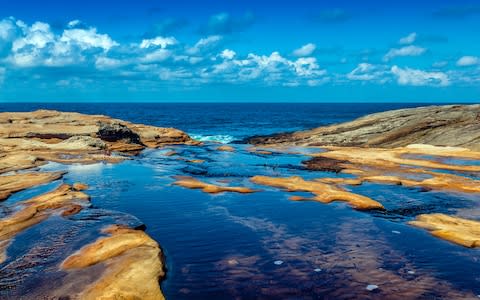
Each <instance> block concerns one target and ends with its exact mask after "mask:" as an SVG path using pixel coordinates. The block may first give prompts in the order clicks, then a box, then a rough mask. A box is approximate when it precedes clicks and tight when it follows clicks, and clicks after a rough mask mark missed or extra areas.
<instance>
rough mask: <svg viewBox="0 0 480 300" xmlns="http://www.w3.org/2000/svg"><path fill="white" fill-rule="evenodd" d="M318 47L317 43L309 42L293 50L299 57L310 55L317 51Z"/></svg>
mask: <svg viewBox="0 0 480 300" xmlns="http://www.w3.org/2000/svg"><path fill="white" fill-rule="evenodd" d="M316 49H317V46H316V45H315V44H312V43H309V44H306V45H303V46H302V47H300V48H298V49H296V50H295V51H293V55H295V56H299V57H303V56H310V55H312V54H313V52H315V50H316Z"/></svg>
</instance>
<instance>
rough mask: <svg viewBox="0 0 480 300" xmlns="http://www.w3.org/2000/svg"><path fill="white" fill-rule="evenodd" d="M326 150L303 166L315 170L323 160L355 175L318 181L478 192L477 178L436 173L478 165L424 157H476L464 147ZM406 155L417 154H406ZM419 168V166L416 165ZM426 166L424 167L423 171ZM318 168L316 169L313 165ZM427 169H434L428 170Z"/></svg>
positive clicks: (479, 155) (477, 155)
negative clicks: (317, 164)
mask: <svg viewBox="0 0 480 300" xmlns="http://www.w3.org/2000/svg"><path fill="white" fill-rule="evenodd" d="M327 149H329V150H330V151H327V152H322V153H317V154H314V158H313V159H312V160H310V161H311V163H310V164H307V167H310V168H312V169H315V167H316V165H315V162H316V159H317V158H321V160H320V161H323V159H327V161H328V162H329V163H330V164H331V166H329V167H330V168H332V169H336V168H337V169H339V170H340V171H341V172H343V173H348V174H353V175H357V176H358V177H357V178H355V179H345V178H322V179H320V181H321V182H324V183H336V184H348V185H358V184H361V183H363V182H365V181H368V182H375V183H381V184H399V185H405V186H411V187H422V188H427V189H435V190H450V191H459V192H464V193H480V181H479V180H475V179H471V178H468V177H464V176H458V175H454V174H447V173H445V172H438V171H435V169H440V170H452V171H467V172H480V166H476V165H456V164H448V163H440V162H437V161H432V160H429V159H427V158H426V157H431V156H432V155H441V156H442V157H444V158H446V159H447V161H448V159H465V158H471V159H480V152H475V151H471V150H468V149H464V148H452V147H436V146H425V145H413V146H408V147H400V148H393V149H380V148H359V147H327ZM407 154H414V155H420V157H419V158H416V157H406V158H405V155H407ZM419 167H421V168H419ZM424 168H426V169H427V170H424ZM317 169H318V168H317ZM429 169H434V170H433V171H432V170H429ZM420 177H423V178H420Z"/></svg>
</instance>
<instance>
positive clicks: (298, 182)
mask: <svg viewBox="0 0 480 300" xmlns="http://www.w3.org/2000/svg"><path fill="white" fill-rule="evenodd" d="M251 181H252V182H254V183H256V184H261V185H267V186H273V187H279V188H284V189H286V190H287V191H289V192H295V191H298V192H310V193H312V194H314V195H315V196H314V197H313V198H302V197H295V196H294V197H293V198H291V199H292V200H297V201H298V200H315V201H319V202H323V203H330V202H332V201H345V202H347V203H348V204H350V205H351V206H352V207H353V208H355V209H359V210H368V209H383V208H384V207H383V205H382V204H381V203H379V202H377V201H375V200H373V199H370V198H368V197H365V196H362V195H358V194H354V193H351V192H348V191H346V190H344V189H342V188H340V187H336V186H334V185H332V184H325V183H322V182H319V181H308V180H304V179H303V178H301V177H298V176H293V177H288V178H277V177H267V176H255V177H252V178H251Z"/></svg>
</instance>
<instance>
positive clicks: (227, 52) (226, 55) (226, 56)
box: [220, 49, 237, 59]
mask: <svg viewBox="0 0 480 300" xmlns="http://www.w3.org/2000/svg"><path fill="white" fill-rule="evenodd" d="M235 55H237V54H236V53H235V51H233V50H230V49H225V50H223V51H222V53H220V56H221V57H222V58H224V59H233V58H234V57H235Z"/></svg>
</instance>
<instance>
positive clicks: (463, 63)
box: [457, 56, 480, 67]
mask: <svg viewBox="0 0 480 300" xmlns="http://www.w3.org/2000/svg"><path fill="white" fill-rule="evenodd" d="M478 64H480V58H478V57H476V56H462V57H460V58H459V59H458V60H457V66H459V67H468V66H474V65H478Z"/></svg>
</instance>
